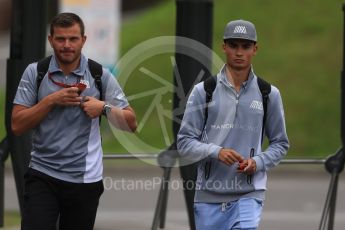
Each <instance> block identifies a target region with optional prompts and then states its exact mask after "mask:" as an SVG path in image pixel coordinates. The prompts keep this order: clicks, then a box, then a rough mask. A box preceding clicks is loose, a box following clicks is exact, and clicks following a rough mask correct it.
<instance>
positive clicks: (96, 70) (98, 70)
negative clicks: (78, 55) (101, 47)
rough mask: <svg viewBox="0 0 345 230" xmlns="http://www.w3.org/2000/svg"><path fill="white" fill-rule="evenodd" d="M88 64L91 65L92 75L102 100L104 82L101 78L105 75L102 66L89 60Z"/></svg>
mask: <svg viewBox="0 0 345 230" xmlns="http://www.w3.org/2000/svg"><path fill="white" fill-rule="evenodd" d="M88 64H89V70H90V73H91V75H92V77H93V78H94V79H95V83H96V88H97V89H98V91H99V95H100V99H101V100H102V97H103V91H102V80H101V77H102V75H103V68H102V65H101V64H99V63H98V62H96V61H94V60H92V59H88Z"/></svg>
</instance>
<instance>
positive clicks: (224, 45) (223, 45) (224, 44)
mask: <svg viewBox="0 0 345 230" xmlns="http://www.w3.org/2000/svg"><path fill="white" fill-rule="evenodd" d="M225 47H226V43H225V42H223V44H222V48H223V53H225Z"/></svg>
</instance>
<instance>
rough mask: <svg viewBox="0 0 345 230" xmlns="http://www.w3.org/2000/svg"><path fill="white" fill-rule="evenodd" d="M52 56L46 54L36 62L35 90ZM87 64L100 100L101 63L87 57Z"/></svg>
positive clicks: (38, 86)
mask: <svg viewBox="0 0 345 230" xmlns="http://www.w3.org/2000/svg"><path fill="white" fill-rule="evenodd" d="M51 58H52V56H48V57H46V58H43V59H41V60H40V61H38V62H37V77H36V82H37V91H38V89H39V88H40V85H41V82H42V80H43V78H44V76H45V75H46V73H47V72H48V68H49V63H50V60H51ZM88 64H89V69H90V72H91V75H92V77H93V78H94V79H95V83H96V88H97V89H98V91H99V93H100V99H101V100H102V93H103V92H102V80H101V77H102V75H103V69H102V65H101V64H99V63H98V62H96V61H94V60H91V59H88Z"/></svg>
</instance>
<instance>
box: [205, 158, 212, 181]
mask: <svg viewBox="0 0 345 230" xmlns="http://www.w3.org/2000/svg"><path fill="white" fill-rule="evenodd" d="M204 172H205V179H206V180H208V178H209V177H210V173H211V161H206V163H205V170H204Z"/></svg>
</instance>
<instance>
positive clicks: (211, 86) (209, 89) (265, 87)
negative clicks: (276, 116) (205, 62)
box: [204, 76, 271, 142]
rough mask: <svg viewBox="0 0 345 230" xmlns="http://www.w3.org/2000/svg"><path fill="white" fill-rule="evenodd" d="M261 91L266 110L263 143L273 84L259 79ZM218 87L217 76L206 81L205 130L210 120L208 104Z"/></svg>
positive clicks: (263, 124)
mask: <svg viewBox="0 0 345 230" xmlns="http://www.w3.org/2000/svg"><path fill="white" fill-rule="evenodd" d="M257 81H258V85H259V89H260V92H261V96H262V104H263V109H264V117H263V120H262V136H261V142H262V141H263V138H264V128H265V123H266V116H267V115H266V114H267V102H268V97H269V94H270V93H271V84H270V83H268V82H267V81H265V80H264V79H262V78H260V77H257ZM216 85H217V76H213V77H209V78H207V79H206V80H205V81H204V90H205V92H206V107H205V119H204V128H205V126H206V122H207V118H208V104H209V103H210V102H211V101H212V95H213V91H214V90H215V88H216Z"/></svg>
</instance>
